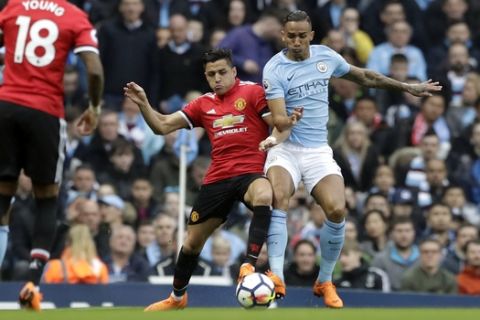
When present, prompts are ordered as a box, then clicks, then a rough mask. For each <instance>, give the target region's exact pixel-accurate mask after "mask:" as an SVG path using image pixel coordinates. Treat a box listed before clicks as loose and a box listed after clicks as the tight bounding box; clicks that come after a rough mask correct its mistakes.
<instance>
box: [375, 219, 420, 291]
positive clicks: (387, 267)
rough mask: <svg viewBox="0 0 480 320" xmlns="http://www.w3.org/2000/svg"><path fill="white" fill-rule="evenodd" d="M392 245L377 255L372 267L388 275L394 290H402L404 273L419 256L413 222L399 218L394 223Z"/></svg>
mask: <svg viewBox="0 0 480 320" xmlns="http://www.w3.org/2000/svg"><path fill="white" fill-rule="evenodd" d="M390 236H391V239H392V241H391V243H389V244H388V245H387V247H386V248H385V249H384V250H383V251H382V252H380V253H379V254H377V255H376V256H375V258H374V259H373V261H372V267H376V268H379V269H382V270H383V271H385V272H386V273H387V274H388V278H389V279H390V283H391V286H392V290H400V286H401V279H402V276H403V274H404V272H405V271H406V270H407V269H408V268H409V267H411V266H412V265H414V264H415V263H416V262H417V260H418V258H419V256H420V253H419V250H418V247H417V246H416V245H415V243H414V241H415V227H414V225H413V222H412V220H410V219H405V218H402V219H400V218H398V219H397V220H394V221H393V222H392V227H391V234H390Z"/></svg>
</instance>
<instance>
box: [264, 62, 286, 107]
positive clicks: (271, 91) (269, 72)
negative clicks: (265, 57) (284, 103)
mask: <svg viewBox="0 0 480 320" xmlns="http://www.w3.org/2000/svg"><path fill="white" fill-rule="evenodd" d="M273 67H274V65H273V63H272V64H271V63H268V64H267V65H266V66H265V68H264V69H263V89H264V90H265V96H266V98H267V100H273V99H279V98H285V91H284V89H283V85H282V82H281V81H280V78H279V77H278V76H277V73H276V72H275V71H274V70H273Z"/></svg>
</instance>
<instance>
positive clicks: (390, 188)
mask: <svg viewBox="0 0 480 320" xmlns="http://www.w3.org/2000/svg"><path fill="white" fill-rule="evenodd" d="M395 191H396V190H395V175H394V173H393V170H392V168H390V167H389V166H388V165H385V164H383V165H380V166H378V167H377V170H376V171H375V176H374V178H373V187H372V188H371V189H370V193H381V194H383V195H384V196H386V197H387V198H388V199H389V200H392V198H393V195H394V194H395Z"/></svg>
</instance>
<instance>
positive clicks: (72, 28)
mask: <svg viewBox="0 0 480 320" xmlns="http://www.w3.org/2000/svg"><path fill="white" fill-rule="evenodd" d="M0 31H1V39H0V42H2V43H3V45H4V46H5V49H6V53H5V69H4V77H3V78H4V83H3V85H2V86H1V87H0V137H1V139H0V220H1V223H2V225H1V226H0V239H1V238H2V237H1V234H6V232H7V231H8V229H7V225H8V210H9V207H10V202H11V199H12V197H13V195H14V194H15V191H16V188H17V178H18V176H19V173H20V170H21V169H23V170H24V171H25V173H26V174H27V175H28V176H30V177H31V179H32V182H33V192H34V195H35V203H36V219H35V223H34V230H33V243H32V251H31V263H30V270H29V282H27V284H26V285H25V286H24V287H23V289H22V290H21V291H20V296H19V300H20V304H21V305H22V306H23V307H25V308H29V309H34V310H40V301H41V300H42V295H41V293H40V292H39V290H38V284H39V281H40V277H41V275H42V271H43V267H44V266H45V264H46V262H47V261H48V259H49V256H50V248H51V246H52V242H53V239H54V236H55V226H56V211H57V198H58V190H59V183H60V179H61V175H62V169H63V160H64V157H65V156H64V149H65V142H66V137H67V134H66V130H65V129H66V125H65V121H64V120H63V116H64V107H63V73H64V68H65V63H66V60H67V55H68V53H69V51H70V50H72V49H73V51H74V52H75V53H77V54H78V55H79V56H80V58H81V59H82V60H83V61H84V63H85V65H86V68H87V72H88V82H89V97H90V107H89V108H88V109H87V110H86V111H85V112H84V113H83V115H82V118H81V120H80V122H79V130H80V133H81V134H84V135H88V134H91V133H92V132H93V130H94V129H95V127H96V125H97V118H98V115H99V113H100V99H101V96H102V92H103V69H102V65H101V62H100V59H99V56H98V49H97V40H96V37H95V30H94V29H93V27H92V25H91V24H90V22H89V21H88V18H87V15H86V14H85V13H84V12H83V11H81V10H80V9H78V8H77V7H75V6H74V5H72V4H70V3H68V2H67V1H66V0H43V1H38V0H10V1H9V2H8V4H7V5H6V6H5V7H4V9H3V10H2V11H1V12H0ZM2 243H3V244H2ZM4 245H6V239H5V241H4V242H2V241H0V251H1V248H2V246H4ZM2 258H3V257H0V264H1V259H2Z"/></svg>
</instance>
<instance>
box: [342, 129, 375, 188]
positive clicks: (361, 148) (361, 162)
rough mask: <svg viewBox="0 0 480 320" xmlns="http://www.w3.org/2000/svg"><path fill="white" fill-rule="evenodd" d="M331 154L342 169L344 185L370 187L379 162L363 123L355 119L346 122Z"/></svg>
mask: <svg viewBox="0 0 480 320" xmlns="http://www.w3.org/2000/svg"><path fill="white" fill-rule="evenodd" d="M333 154H334V159H335V161H337V163H338V165H339V166H340V168H341V169H342V174H343V177H344V179H345V185H347V186H351V187H352V188H353V189H354V190H358V191H366V190H368V189H369V188H370V187H371V185H372V177H373V173H374V172H375V170H376V168H377V166H378V164H379V162H378V153H377V151H376V149H375V147H374V146H373V145H372V144H371V142H370V140H369V138H368V133H367V128H366V127H365V125H363V124H362V123H361V122H356V121H352V122H350V123H348V124H347V125H346V126H345V128H344V131H343V133H342V136H341V138H340V140H338V141H337V143H336V147H335V148H334V151H333Z"/></svg>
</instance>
